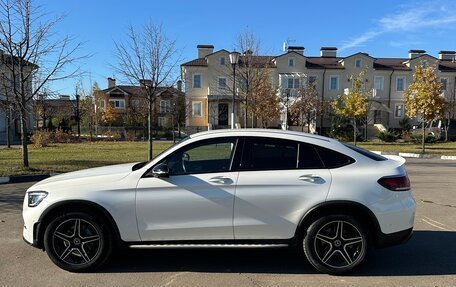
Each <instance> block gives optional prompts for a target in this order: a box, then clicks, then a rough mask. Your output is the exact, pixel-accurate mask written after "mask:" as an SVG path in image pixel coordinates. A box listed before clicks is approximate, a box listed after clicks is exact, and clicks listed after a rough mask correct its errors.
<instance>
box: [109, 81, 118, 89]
mask: <svg viewBox="0 0 456 287" xmlns="http://www.w3.org/2000/svg"><path fill="white" fill-rule="evenodd" d="M115 86H116V79H114V78H108V89H110V88H114V87H115Z"/></svg>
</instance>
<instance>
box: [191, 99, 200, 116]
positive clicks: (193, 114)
mask: <svg viewBox="0 0 456 287" xmlns="http://www.w3.org/2000/svg"><path fill="white" fill-rule="evenodd" d="M195 104H200V105H201V109H200V111H201V113H200V115H196V114H195V108H194V106H195ZM202 116H203V101H192V117H194V118H201V117H202Z"/></svg>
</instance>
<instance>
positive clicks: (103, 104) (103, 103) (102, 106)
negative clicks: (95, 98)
mask: <svg viewBox="0 0 456 287" xmlns="http://www.w3.org/2000/svg"><path fill="white" fill-rule="evenodd" d="M105 105H106V103H105V100H101V101H100V108H102V109H104V108H105Z"/></svg>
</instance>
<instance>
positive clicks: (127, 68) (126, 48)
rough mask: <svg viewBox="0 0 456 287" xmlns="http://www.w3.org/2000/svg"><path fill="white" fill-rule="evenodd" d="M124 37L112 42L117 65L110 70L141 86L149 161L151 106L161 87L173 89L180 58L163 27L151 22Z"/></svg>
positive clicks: (150, 148) (129, 30)
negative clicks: (146, 111)
mask: <svg viewBox="0 0 456 287" xmlns="http://www.w3.org/2000/svg"><path fill="white" fill-rule="evenodd" d="M126 36H127V40H126V41H124V42H115V47H116V57H117V61H118V63H117V65H116V66H113V69H114V70H115V71H117V72H118V73H120V74H121V75H123V76H124V77H125V78H126V79H127V80H128V81H129V82H130V83H131V84H133V85H136V84H137V83H138V82H139V83H141V96H142V97H143V98H144V99H146V101H147V105H148V124H147V126H148V128H147V129H148V142H149V149H148V150H149V160H151V159H152V147H153V141H152V122H153V105H154V102H155V100H156V98H157V95H158V94H159V93H160V87H163V86H172V85H173V84H174V83H175V82H176V81H177V77H175V78H174V77H173V72H174V71H175V68H176V67H177V66H178V63H179V61H180V57H178V56H177V55H176V53H177V50H176V41H175V40H170V39H168V38H167V36H166V35H165V32H164V31H163V27H162V25H155V24H154V23H153V22H152V21H149V22H148V23H146V24H145V25H144V26H143V27H142V29H140V30H138V29H135V28H133V26H130V27H129V28H128V31H127V35H126Z"/></svg>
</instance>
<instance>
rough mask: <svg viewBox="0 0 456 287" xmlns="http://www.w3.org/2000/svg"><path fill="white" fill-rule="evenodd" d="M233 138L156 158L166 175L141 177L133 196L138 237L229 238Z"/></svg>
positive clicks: (233, 179)
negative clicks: (161, 159) (162, 165)
mask: <svg viewBox="0 0 456 287" xmlns="http://www.w3.org/2000/svg"><path fill="white" fill-rule="evenodd" d="M236 144H237V138H235V137H230V138H226V137H225V138H217V139H209V140H202V141H198V142H196V143H192V144H189V145H186V146H184V147H182V148H181V149H179V150H177V151H175V152H173V153H172V154H171V155H169V156H168V157H167V158H166V159H164V160H163V161H162V163H165V164H167V166H168V167H169V169H170V175H169V177H168V178H156V177H150V176H146V177H143V178H141V179H140V180H139V183H138V186H137V195H136V213H137V222H138V229H139V233H140V236H141V240H142V241H157V240H201V239H233V238H234V235H233V205H234V191H235V187H236V181H237V177H238V172H237V171H235V172H233V171H230V170H231V165H232V161H233V158H234V154H235V150H236Z"/></svg>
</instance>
